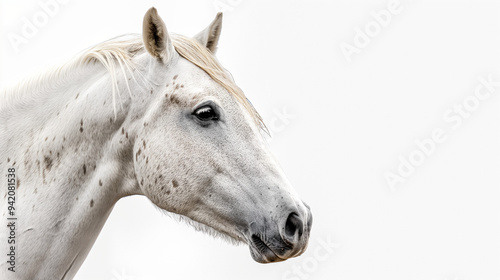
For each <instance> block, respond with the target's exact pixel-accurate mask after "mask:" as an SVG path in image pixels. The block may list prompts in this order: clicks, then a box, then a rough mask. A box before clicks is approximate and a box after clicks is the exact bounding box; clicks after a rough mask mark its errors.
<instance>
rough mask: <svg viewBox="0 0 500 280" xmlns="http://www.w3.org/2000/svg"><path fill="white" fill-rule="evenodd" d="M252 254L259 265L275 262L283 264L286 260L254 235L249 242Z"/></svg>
mask: <svg viewBox="0 0 500 280" xmlns="http://www.w3.org/2000/svg"><path fill="white" fill-rule="evenodd" d="M249 247H250V254H251V255H252V258H253V259H254V260H255V261H256V262H259V263H273V262H281V261H284V260H285V259H282V258H280V257H279V256H278V255H276V253H275V252H274V251H273V250H272V249H271V248H269V246H268V245H267V244H266V243H265V242H264V241H262V239H261V238H260V237H259V236H257V235H255V234H252V236H251V242H249Z"/></svg>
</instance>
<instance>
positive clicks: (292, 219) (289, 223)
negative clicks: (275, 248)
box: [285, 213, 304, 240]
mask: <svg viewBox="0 0 500 280" xmlns="http://www.w3.org/2000/svg"><path fill="white" fill-rule="evenodd" d="M303 227H304V226H303V225H302V221H301V220H300V218H299V216H298V215H297V214H295V213H291V214H290V215H288V218H287V219H286V224H285V234H286V236H287V237H289V238H290V239H292V240H293V239H294V237H295V234H296V232H298V237H299V238H300V237H301V236H302V231H303Z"/></svg>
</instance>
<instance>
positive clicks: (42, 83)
mask: <svg viewBox="0 0 500 280" xmlns="http://www.w3.org/2000/svg"><path fill="white" fill-rule="evenodd" d="M170 37H171V39H172V43H173V46H174V48H175V50H176V51H177V53H178V54H179V55H180V56H182V57H183V58H185V59H186V60H188V61H189V62H191V63H193V64H194V65H196V66H198V67H199V68H200V69H202V70H203V71H204V72H205V73H207V74H208V75H209V76H210V77H211V78H212V79H213V80H214V81H215V82H217V83H218V84H219V85H221V86H222V87H224V88H225V89H226V90H227V91H228V92H229V93H230V94H231V95H232V96H233V97H235V98H236V100H237V101H238V102H239V103H240V104H241V105H242V106H243V107H244V108H245V109H246V110H247V111H248V112H249V113H250V115H251V117H252V119H253V120H254V121H255V123H256V124H257V126H258V127H259V128H260V129H262V130H264V131H266V132H268V130H267V127H266V125H265V124H264V121H263V119H262V117H261V116H260V114H259V113H258V112H257V110H256V109H255V108H254V107H253V106H252V104H251V103H250V101H249V100H248V99H247V98H246V96H245V94H244V93H243V91H242V90H241V89H240V88H239V87H238V86H237V85H236V84H235V83H234V82H233V80H232V78H231V77H230V74H229V72H228V71H227V70H225V69H224V68H223V67H222V65H221V64H220V63H219V62H218V60H217V59H216V58H215V56H214V55H213V54H212V53H211V52H210V51H209V50H208V49H207V48H206V47H204V46H202V45H201V44H200V43H198V41H196V40H195V39H192V38H189V37H186V36H182V35H179V34H171V35H170ZM144 51H145V48H144V43H143V40H142V37H141V36H140V35H139V34H127V35H122V36H118V37H115V38H112V39H110V40H107V41H104V42H102V43H100V44H97V45H95V46H92V47H90V48H88V49H86V50H84V51H83V52H82V53H81V54H79V55H77V56H76V57H75V58H74V59H72V60H70V61H69V62H67V63H65V64H63V65H60V66H58V67H55V68H52V69H49V70H48V71H46V72H44V73H42V74H39V75H38V76H35V77H32V78H28V79H26V80H24V81H22V82H21V83H19V84H17V85H16V86H14V87H11V88H6V89H2V90H1V91H0V110H1V109H3V108H5V107H6V106H7V104H9V103H11V102H13V101H14V100H16V99H19V98H20V97H21V96H20V95H21V94H20V93H21V92H32V93H37V92H44V91H47V90H50V89H51V88H55V87H56V86H57V85H58V83H57V82H54V81H57V80H64V78H66V77H68V76H69V75H70V74H71V73H73V72H74V71H76V70H77V69H79V68H81V67H82V66H85V65H90V64H95V63H99V64H101V65H103V66H104V67H105V69H106V70H107V72H108V73H109V74H110V75H111V81H112V93H113V106H114V107H115V114H116V106H115V105H116V103H115V99H116V95H117V94H118V95H119V94H120V92H119V90H118V84H117V74H118V72H121V73H122V74H123V75H124V77H128V75H130V76H131V77H132V78H133V79H134V80H135V77H134V73H133V72H134V70H135V68H136V65H135V64H134V62H133V61H132V58H133V57H134V56H135V55H136V54H138V53H142V52H144ZM136 82H137V81H136ZM125 83H126V86H127V89H128V90H129V94H131V93H130V88H129V84H128V79H125ZM32 98H36V97H32Z"/></svg>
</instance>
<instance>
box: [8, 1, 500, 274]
mask: <svg viewBox="0 0 500 280" xmlns="http://www.w3.org/2000/svg"><path fill="white" fill-rule="evenodd" d="M48 1H49V0H39V1H5V0H4V1H0V13H1V14H0V17H1V53H0V67H1V76H0V85H5V84H6V83H12V82H13V81H15V80H17V79H20V78H22V77H24V76H27V75H29V74H30V73H33V72H37V71H40V69H43V68H45V67H47V66H50V65H52V64H55V63H59V62H64V61H65V60H67V59H69V58H71V57H72V56H73V55H74V54H76V53H77V52H79V51H80V50H82V49H84V48H86V47H88V46H90V45H93V44H96V43H99V42H101V41H104V40H106V39H109V38H111V37H115V36H117V35H120V34H124V33H130V32H133V33H139V32H140V31H141V28H142V27H141V24H142V17H143V15H144V13H145V12H146V10H147V9H148V8H149V7H151V6H156V7H157V8H158V10H159V13H160V15H161V16H162V17H163V19H164V21H165V22H166V24H167V27H168V29H169V31H170V32H177V33H182V34H186V35H192V34H195V33H197V32H198V31H200V30H201V29H203V28H204V27H205V26H206V25H207V24H208V23H209V22H210V21H211V20H212V19H213V17H214V16H215V13H216V12H217V11H218V9H220V7H216V5H214V3H215V4H217V5H218V6H221V5H224V4H225V5H227V7H226V8H229V9H227V10H226V12H225V14H224V25H223V26H224V27H223V31H222V37H221V40H220V43H219V53H218V57H219V59H220V61H221V62H222V63H223V65H224V66H225V67H226V68H227V69H229V70H230V71H231V72H232V74H233V76H234V77H235V79H236V81H237V83H238V84H239V85H240V86H241V87H242V88H243V89H244V90H245V92H246V94H247V96H248V97H249V98H250V99H251V100H252V103H253V104H254V105H255V107H257V109H258V110H259V111H260V112H261V114H262V115H263V116H264V118H265V120H266V121H267V123H268V125H270V126H272V127H271V129H272V132H273V134H274V138H273V139H272V142H271V144H270V145H271V148H272V150H273V151H274V153H275V154H276V156H277V157H278V159H279V160H280V162H281V164H282V166H283V168H284V169H285V171H286V173H287V174H288V176H289V179H290V181H291V182H292V183H293V185H294V186H295V188H296V189H297V191H298V192H299V194H300V195H301V196H302V197H303V199H304V200H305V201H306V202H308V204H310V205H311V207H312V211H313V214H314V224H313V230H312V235H311V239H310V244H309V249H308V251H307V252H306V253H304V254H303V255H302V256H301V257H298V258H295V259H292V260H288V261H286V262H283V263H278V264H269V265H261V264H258V263H255V262H254V261H253V260H252V259H251V257H250V253H249V251H248V248H247V247H244V246H239V247H234V246H232V245H229V244H226V243H225V242H223V241H221V240H215V239H213V238H211V237H208V236H205V235H203V234H202V233H199V232H195V231H194V230H193V229H192V228H190V227H188V226H186V225H184V224H180V223H177V222H175V221H174V220H172V219H171V218H169V217H166V216H165V215H163V214H161V213H159V212H158V211H157V210H155V208H154V207H153V206H152V204H151V203H150V202H149V201H148V200H147V199H146V198H144V197H130V198H126V199H123V200H121V201H120V202H119V203H118V204H117V205H116V206H115V209H114V211H113V213H112V215H111V216H110V218H109V220H108V221H107V223H106V225H105V227H104V229H103V230H102V232H101V234H100V236H99V238H98V239H97V241H96V243H95V245H94V247H93V249H92V251H91V252H90V254H89V256H88V257H87V260H86V261H85V263H84V265H83V266H82V268H81V269H80V271H79V273H78V274H77V277H76V279H78V280H82V279H106V280H109V279H115V280H126V279H128V280H131V279H136V280H139V279H141V280H142V279H148V280H150V279H153V280H154V279H339V280H366V279H374V280H375V279H383V280H392V279H393V280H401V279H404V280H469V279H470V280H489V279H492V280H493V279H494V280H498V279H500V110H499V108H500V96H499V95H500V87H495V88H493V90H494V92H493V93H492V94H491V96H490V97H489V98H486V99H484V100H481V101H479V102H478V104H476V105H477V106H475V108H474V110H472V111H470V112H468V114H469V115H468V118H464V119H463V123H462V124H461V125H458V126H457V127H456V128H454V126H453V124H454V123H450V122H446V121H445V119H444V118H443V114H445V113H446V112H447V110H449V109H453V106H454V104H462V103H463V102H464V100H469V101H470V100H472V99H471V98H472V97H471V96H472V95H473V94H474V90H475V89H476V87H477V86H478V85H480V82H479V77H486V78H487V77H488V75H492V79H493V80H495V81H500V73H499V70H500V69H499V66H500V4H499V2H495V1H401V2H400V4H399V10H400V12H398V13H397V14H392V17H391V20H390V22H389V23H388V24H387V26H384V27H381V28H380V30H379V31H378V33H377V32H376V31H377V29H376V26H371V25H373V20H374V18H373V16H372V15H371V12H379V11H381V10H382V9H386V10H387V6H388V4H389V3H390V1H388V0H387V1H290V0H283V1H264V0H260V1H250V0H220V1H216V2H214V1H212V0H206V1H201V0H200V1H181V0H175V1H174V0H168V1H166V0H165V1H125V0H121V1H118V0H114V1H102V0H101V1H94V0H86V1H76V0H73V1H72V0H69V1H67V3H65V4H58V7H59V8H58V11H56V12H55V13H53V14H52V15H50V16H49V17H48V20H47V22H46V23H42V24H39V25H40V26H39V28H38V30H37V31H36V32H35V34H34V35H33V36H31V37H30V38H25V39H26V42H24V43H22V44H21V45H19V46H17V47H16V46H15V44H12V43H11V42H10V39H9V38H10V37H12V36H13V35H12V34H17V35H19V36H22V28H23V26H24V25H25V22H24V21H23V18H26V19H28V20H29V21H31V22H33V20H34V17H35V16H36V15H39V13H43V12H44V10H43V8H42V7H41V6H40V4H39V3H46V2H48ZM367 26H369V27H370V26H371V27H370V28H373V29H372V31H373V32H374V33H376V34H372V35H373V36H371V37H369V38H370V41H369V42H368V43H367V44H366V46H362V48H359V53H356V54H353V55H352V56H350V58H351V61H350V62H349V61H348V59H347V57H346V55H344V54H343V52H342V51H341V45H342V44H350V45H352V46H353V47H356V44H355V36H356V34H357V31H356V30H357V29H356V28H359V29H361V30H364V29H365V28H366V27H367ZM378 26H380V25H378ZM358 43H359V42H358ZM358 46H360V45H359V44H358ZM16 49H17V50H16ZM471 102H472V101H471ZM471 104H472V103H471ZM283 111H285V112H286V114H288V115H289V116H288V117H286V118H283V117H282V115H283ZM280 116H281V117H280ZM435 129H442V131H444V134H445V137H446V140H445V141H444V142H442V143H438V144H436V147H435V149H434V151H433V152H432V154H431V155H429V156H425V158H424V159H423V162H421V164H420V165H419V166H417V167H416V168H415V170H414V172H413V173H412V174H411V175H410V176H406V177H405V182H403V183H399V184H397V185H396V186H395V187H394V188H391V187H390V186H389V184H388V183H387V181H386V179H385V174H386V173H387V172H394V173H396V174H397V168H398V165H399V164H400V158H399V156H400V155H401V156H402V157H404V158H406V159H408V157H409V155H410V154H411V153H414V154H415V153H418V147H417V145H416V144H415V141H416V140H417V139H420V140H422V139H424V138H429V137H431V134H432V132H433V130H435ZM415 151H417V152H415ZM328 242H330V245H329V247H328V248H325V245H324V244H325V243H328Z"/></svg>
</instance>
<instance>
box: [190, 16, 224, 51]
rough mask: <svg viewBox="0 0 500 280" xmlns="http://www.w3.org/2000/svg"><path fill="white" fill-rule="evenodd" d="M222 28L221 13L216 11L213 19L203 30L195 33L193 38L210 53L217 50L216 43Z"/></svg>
mask: <svg viewBox="0 0 500 280" xmlns="http://www.w3.org/2000/svg"><path fill="white" fill-rule="evenodd" d="M221 29H222V13H220V12H219V13H217V15H216V16H215V19H214V20H213V21H212V23H210V25H209V26H207V27H206V28H205V29H204V30H203V31H201V32H200V33H198V34H196V36H194V38H195V39H196V40H197V41H198V42H199V43H200V44H202V45H203V46H205V47H207V49H209V50H210V51H211V52H212V53H215V52H216V51H217V43H218V42H219V36H220V32H221Z"/></svg>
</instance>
